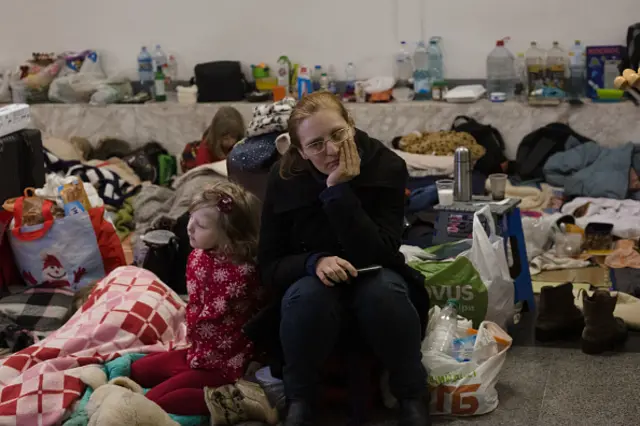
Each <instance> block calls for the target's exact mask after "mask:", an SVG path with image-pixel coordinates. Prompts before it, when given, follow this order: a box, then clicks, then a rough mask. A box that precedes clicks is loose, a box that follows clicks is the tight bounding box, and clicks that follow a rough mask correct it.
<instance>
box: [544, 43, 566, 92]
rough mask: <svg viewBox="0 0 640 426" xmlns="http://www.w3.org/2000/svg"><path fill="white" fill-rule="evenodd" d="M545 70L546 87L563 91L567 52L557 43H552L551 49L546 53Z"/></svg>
mask: <svg viewBox="0 0 640 426" xmlns="http://www.w3.org/2000/svg"><path fill="white" fill-rule="evenodd" d="M546 68H547V73H546V74H547V86H552V87H557V88H558V89H562V90H564V88H565V81H566V77H567V76H566V74H567V52H565V51H564V50H563V49H562V48H561V47H560V43H558V42H557V41H554V42H553V47H552V48H551V49H549V51H548V52H547V60H546Z"/></svg>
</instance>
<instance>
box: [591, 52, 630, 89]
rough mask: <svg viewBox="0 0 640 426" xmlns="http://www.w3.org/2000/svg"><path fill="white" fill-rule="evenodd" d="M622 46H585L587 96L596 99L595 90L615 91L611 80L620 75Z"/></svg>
mask: <svg viewBox="0 0 640 426" xmlns="http://www.w3.org/2000/svg"><path fill="white" fill-rule="evenodd" d="M623 52H624V47H623V46H587V96H588V97H589V98H591V99H596V98H597V97H598V94H597V93H596V89H615V87H614V85H613V80H615V78H616V77H617V76H619V75H620V71H619V70H618V66H619V65H620V62H621V61H622V54H623Z"/></svg>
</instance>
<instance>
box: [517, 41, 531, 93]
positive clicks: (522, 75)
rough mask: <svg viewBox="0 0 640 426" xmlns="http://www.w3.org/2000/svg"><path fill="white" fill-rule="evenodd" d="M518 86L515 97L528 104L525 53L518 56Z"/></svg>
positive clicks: (519, 53)
mask: <svg viewBox="0 0 640 426" xmlns="http://www.w3.org/2000/svg"><path fill="white" fill-rule="evenodd" d="M515 65H516V86H515V95H516V97H517V98H518V100H520V101H522V102H526V101H527V98H528V97H529V94H528V92H527V65H526V63H525V58H524V52H518V54H517V55H516V63H515Z"/></svg>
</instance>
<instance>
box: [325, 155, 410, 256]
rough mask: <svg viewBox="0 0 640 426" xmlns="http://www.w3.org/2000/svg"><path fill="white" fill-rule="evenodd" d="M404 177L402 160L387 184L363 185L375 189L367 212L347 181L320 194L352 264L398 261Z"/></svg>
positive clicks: (405, 171) (404, 185) (402, 215)
mask: <svg viewBox="0 0 640 426" xmlns="http://www.w3.org/2000/svg"><path fill="white" fill-rule="evenodd" d="M407 179H408V174H407V170H406V166H405V165H404V163H403V164H402V165H401V166H399V167H397V168H395V170H394V171H392V172H391V176H388V182H389V183H390V184H389V185H385V186H382V187H376V188H365V189H364V190H370V191H375V198H376V205H375V207H371V208H369V209H368V211H366V210H365V208H364V207H363V205H362V203H361V202H360V199H359V198H358V196H357V194H356V193H355V192H354V190H353V189H352V187H351V186H350V185H349V183H345V184H340V185H336V186H335V187H330V188H327V189H326V190H325V191H323V193H322V194H321V196H320V198H321V199H322V202H323V206H324V211H325V213H326V214H327V216H328V217H329V221H330V222H331V226H332V228H333V229H334V230H335V231H336V232H337V234H338V235H339V237H340V242H341V244H342V247H343V249H344V251H345V252H346V258H347V260H348V261H349V262H351V263H352V264H353V265H354V266H355V267H357V268H362V267H366V266H370V265H373V264H376V265H381V266H388V267H390V266H393V265H395V264H397V263H398V259H399V248H400V244H401V241H402V232H403V228H404V207H405V188H406V183H407ZM400 256H401V255H400Z"/></svg>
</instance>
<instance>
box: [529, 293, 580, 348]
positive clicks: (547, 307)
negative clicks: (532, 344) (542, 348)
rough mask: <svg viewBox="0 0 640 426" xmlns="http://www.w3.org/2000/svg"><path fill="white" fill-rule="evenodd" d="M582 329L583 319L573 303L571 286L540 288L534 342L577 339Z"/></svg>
mask: <svg viewBox="0 0 640 426" xmlns="http://www.w3.org/2000/svg"><path fill="white" fill-rule="evenodd" d="M583 328H584V317H583V315H582V312H580V309H578V308H577V307H576V305H575V304H574V302H573V284H571V283H564V284H561V285H559V286H556V287H553V286H546V287H542V290H541V291H540V303H539V304H538V318H537V319H536V340H539V341H541V342H549V341H552V340H571V339H577V338H578V337H580V333H582V329H583Z"/></svg>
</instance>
